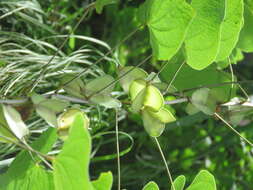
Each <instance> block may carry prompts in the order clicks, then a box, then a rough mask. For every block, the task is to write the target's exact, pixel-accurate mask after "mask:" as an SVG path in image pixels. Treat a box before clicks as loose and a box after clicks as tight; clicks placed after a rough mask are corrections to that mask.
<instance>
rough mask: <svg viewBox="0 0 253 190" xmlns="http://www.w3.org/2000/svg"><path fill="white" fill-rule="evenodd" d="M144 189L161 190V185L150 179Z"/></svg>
mask: <svg viewBox="0 0 253 190" xmlns="http://www.w3.org/2000/svg"><path fill="white" fill-rule="evenodd" d="M142 190H159V187H158V185H157V184H156V183H155V182H153V181H150V182H148V183H147V184H146V185H145V186H144V187H143V189H142Z"/></svg>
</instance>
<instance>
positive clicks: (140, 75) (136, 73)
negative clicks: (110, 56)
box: [119, 66, 148, 93]
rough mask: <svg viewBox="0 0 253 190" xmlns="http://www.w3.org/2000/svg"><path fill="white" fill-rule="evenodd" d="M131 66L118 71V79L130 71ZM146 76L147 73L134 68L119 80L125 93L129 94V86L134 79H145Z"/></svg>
mask: <svg viewBox="0 0 253 190" xmlns="http://www.w3.org/2000/svg"><path fill="white" fill-rule="evenodd" d="M133 68H134V67H133V66H128V67H123V68H121V69H120V70H119V77H120V76H123V75H124V74H125V73H127V72H129V71H130V70H132V69H133ZM147 76H148V74H147V72H146V71H144V70H143V69H141V68H138V67H137V68H134V69H133V70H132V71H131V72H129V73H127V74H126V75H125V76H124V77H123V78H122V79H120V81H119V82H120V84H121V86H122V88H123V89H124V91H125V92H127V93H128V92H129V86H130V84H131V82H132V81H134V80H136V79H145V78H146V77H147Z"/></svg>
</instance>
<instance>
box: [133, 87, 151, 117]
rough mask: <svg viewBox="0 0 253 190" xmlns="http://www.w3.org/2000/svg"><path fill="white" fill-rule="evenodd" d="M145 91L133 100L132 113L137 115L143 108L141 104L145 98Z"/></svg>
mask: <svg viewBox="0 0 253 190" xmlns="http://www.w3.org/2000/svg"><path fill="white" fill-rule="evenodd" d="M146 89H147V88H144V89H142V90H141V91H140V92H139V93H138V95H137V96H136V97H135V99H134V100H133V102H132V106H131V108H132V111H133V112H134V113H138V112H139V111H140V110H141V109H142V108H143V102H144V98H145V96H146Z"/></svg>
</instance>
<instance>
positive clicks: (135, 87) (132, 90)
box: [129, 79, 147, 101]
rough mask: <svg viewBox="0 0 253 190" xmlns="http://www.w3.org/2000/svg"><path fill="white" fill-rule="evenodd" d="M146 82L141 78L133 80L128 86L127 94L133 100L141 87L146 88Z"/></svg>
mask: <svg viewBox="0 0 253 190" xmlns="http://www.w3.org/2000/svg"><path fill="white" fill-rule="evenodd" d="M146 86H147V82H146V81H145V80H143V79H137V80H134V81H133V82H132V83H131V84H130V87H129V95H130V98H131V100H132V101H133V100H134V99H135V98H136V96H137V95H138V94H139V93H140V92H141V90H142V89H144V88H146Z"/></svg>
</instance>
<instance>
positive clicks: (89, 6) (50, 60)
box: [30, 3, 95, 92]
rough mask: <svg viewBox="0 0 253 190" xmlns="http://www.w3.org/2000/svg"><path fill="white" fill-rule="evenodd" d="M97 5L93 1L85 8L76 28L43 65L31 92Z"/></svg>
mask: <svg viewBox="0 0 253 190" xmlns="http://www.w3.org/2000/svg"><path fill="white" fill-rule="evenodd" d="M94 5H95V3H91V4H90V5H88V6H87V7H86V8H85V12H84V14H83V15H82V17H81V19H80V20H79V21H78V22H77V24H76V25H75V26H74V28H73V29H72V30H71V31H70V32H69V34H68V35H67V37H66V38H65V40H64V41H63V42H62V44H61V45H60V47H59V48H58V49H57V51H56V52H55V53H54V55H53V56H52V57H51V58H50V59H49V61H48V62H47V63H46V64H45V65H44V66H42V67H41V71H40V75H39V77H38V78H37V79H36V80H35V81H34V82H33V85H32V87H31V89H30V92H32V91H33V90H34V88H35V87H36V86H37V85H38V83H39V82H40V81H41V79H42V78H43V75H44V74H45V71H46V68H47V66H48V65H49V64H50V63H51V62H52V61H53V60H54V58H55V57H56V55H57V54H58V53H59V52H60V51H61V50H62V48H63V47H64V45H65V44H66V43H67V41H68V40H69V38H70V36H71V35H72V34H73V33H74V31H75V30H76V29H77V28H78V26H79V25H80V24H81V22H82V21H83V20H84V18H85V17H86V16H87V14H88V13H89V10H90V8H92V7H93V6H94Z"/></svg>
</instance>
